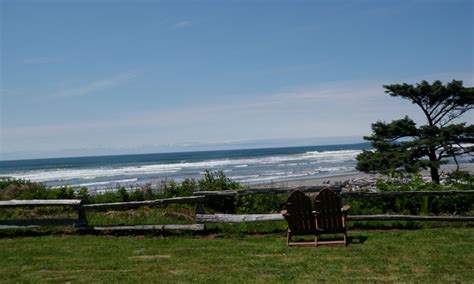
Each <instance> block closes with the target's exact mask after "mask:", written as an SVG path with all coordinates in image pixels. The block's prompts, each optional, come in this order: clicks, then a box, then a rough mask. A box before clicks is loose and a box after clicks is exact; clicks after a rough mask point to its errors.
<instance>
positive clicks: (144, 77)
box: [0, 0, 474, 160]
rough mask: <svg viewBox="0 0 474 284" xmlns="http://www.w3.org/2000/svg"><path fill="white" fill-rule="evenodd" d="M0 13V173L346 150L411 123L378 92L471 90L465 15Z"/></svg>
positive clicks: (467, 4) (197, 10) (102, 6)
mask: <svg viewBox="0 0 474 284" xmlns="http://www.w3.org/2000/svg"><path fill="white" fill-rule="evenodd" d="M0 3H1V4H0V5H1V6H0V13H1V14H0V25H1V26H0V29H1V30H0V31H1V35H0V44H1V45H0V48H1V49H0V60H1V61H0V68H1V69H0V104H1V109H0V111H1V116H0V117H1V118H0V119H1V120H0V126H1V128H0V138H1V139H0V159H3V160H7V159H24V158H39V157H58V156H83V155H100V154H117V153H120V154H124V153H143V152H162V151H185V150H190V149H191V150H193V149H220V148H239V147H259V146H269V145H270V146H275V145H278V146H292V145H301V144H325V143H346V142H347V143H351V142H360V141H362V137H363V136H364V135H369V134H370V132H371V128H370V126H371V123H373V122H375V121H378V120H382V121H390V120H393V119H398V118H402V117H403V116H405V115H409V116H410V117H412V118H414V119H415V121H417V122H418V123H424V120H423V117H422V115H421V113H420V112H419V110H418V109H417V108H416V107H415V106H414V105H412V104H411V103H410V102H408V101H403V100H402V99H399V98H392V97H390V96H388V95H387V94H384V89H383V85H384V84H393V83H405V82H406V83H418V82H420V81H421V80H428V81H430V82H432V81H433V80H436V79H439V80H442V81H444V82H447V81H451V80H453V79H458V80H463V81H464V85H465V86H474V78H473V74H474V55H473V53H474V24H473V18H474V1H470V0H468V1H461V0H450V1H448V0H446V1H438V0H431V1H428V0H426V1H423V0H418V1H389V0H382V1H364V0H360V1H342V0H341V1H85V0H84V1H41V0H39V1H22V0H19V1H9V0H0ZM463 121H465V122H468V123H473V122H474V115H473V114H472V112H471V113H467V114H465V116H464V117H463Z"/></svg>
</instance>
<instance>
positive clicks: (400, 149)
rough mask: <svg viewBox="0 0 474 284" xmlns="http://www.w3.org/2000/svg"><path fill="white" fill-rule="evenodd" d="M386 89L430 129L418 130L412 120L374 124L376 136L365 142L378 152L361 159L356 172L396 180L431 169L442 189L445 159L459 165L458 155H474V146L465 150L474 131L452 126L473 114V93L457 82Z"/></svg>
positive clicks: (433, 178)
mask: <svg viewBox="0 0 474 284" xmlns="http://www.w3.org/2000/svg"><path fill="white" fill-rule="evenodd" d="M384 88H385V90H386V91H385V92H386V93H388V94H389V95H390V96H393V97H400V98H403V99H407V100H409V101H411V102H412V103H413V104H416V105H417V106H418V107H419V108H420V110H421V111H422V112H423V114H424V115H425V117H426V120H427V124H425V125H421V126H418V125H416V123H415V122H414V121H413V120H412V119H410V118H409V117H408V116H406V117H405V118H402V119H399V120H394V121H392V122H390V123H385V122H381V121H378V122H376V123H374V124H372V131H373V133H372V135H371V136H368V137H364V139H366V140H368V141H370V142H371V143H372V146H373V147H374V149H375V150H374V151H364V152H363V153H361V154H360V155H359V156H358V157H357V160H358V164H357V169H358V170H360V171H363V172H379V173H383V174H393V173H395V172H408V173H417V172H419V171H420V169H429V170H430V173H431V178H432V181H433V182H434V183H439V182H440V175H439V167H440V165H441V164H443V163H446V162H447V158H451V159H452V160H453V161H454V162H455V163H456V164H458V157H459V156H460V155H465V154H472V153H473V152H474V146H472V145H470V146H468V145H466V143H473V142H474V125H467V124H466V123H457V124H455V123H454V122H455V121H456V120H457V119H459V118H460V117H461V116H462V115H463V114H465V113H466V112H468V111H470V110H472V109H473V108H474V88H472V87H464V86H463V82H462V81H456V80H453V81H452V82H450V83H448V84H446V85H443V84H442V83H441V82H440V81H435V82H434V83H433V84H429V83H428V82H426V81H422V82H421V83H419V84H416V85H415V86H413V85H409V84H395V85H386V86H384ZM458 168H459V165H458Z"/></svg>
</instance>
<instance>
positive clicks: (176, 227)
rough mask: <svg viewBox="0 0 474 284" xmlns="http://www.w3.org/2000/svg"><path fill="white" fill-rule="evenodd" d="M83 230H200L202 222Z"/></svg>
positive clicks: (86, 228)
mask: <svg viewBox="0 0 474 284" xmlns="http://www.w3.org/2000/svg"><path fill="white" fill-rule="evenodd" d="M80 229H81V230H84V231H202V230H204V224H169V225H122V226H85V227H82V228H80Z"/></svg>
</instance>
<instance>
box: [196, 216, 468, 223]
mask: <svg viewBox="0 0 474 284" xmlns="http://www.w3.org/2000/svg"><path fill="white" fill-rule="evenodd" d="M347 219H348V220H350V221H450V222H451V221H455V222H456V221H457V222H467V221H474V216H419V215H349V216H347ZM280 220H284V217H283V215H281V214H197V215H196V221H197V222H199V223H247V222H260V221H280Z"/></svg>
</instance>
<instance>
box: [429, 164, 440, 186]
mask: <svg viewBox="0 0 474 284" xmlns="http://www.w3.org/2000/svg"><path fill="white" fill-rule="evenodd" d="M430 171H431V181H432V182H434V183H436V184H439V172H438V168H435V167H430Z"/></svg>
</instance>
